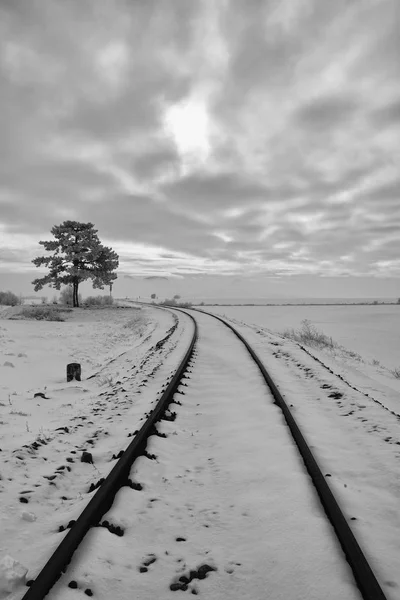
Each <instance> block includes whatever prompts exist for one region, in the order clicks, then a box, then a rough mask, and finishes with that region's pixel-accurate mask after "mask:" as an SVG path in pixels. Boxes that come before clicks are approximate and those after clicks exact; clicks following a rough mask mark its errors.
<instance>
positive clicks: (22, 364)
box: [0, 308, 189, 598]
mask: <svg viewBox="0 0 400 600" xmlns="http://www.w3.org/2000/svg"><path fill="white" fill-rule="evenodd" d="M3 314H4V312H3ZM9 314H13V311H11V312H10V311H9ZM175 321H176V318H175V317H174V315H172V314H171V313H170V312H167V311H160V310H159V311H154V310H153V311H149V310H147V309H145V308H143V309H139V308H137V309H133V308H126V309H104V310H83V309H82V310H75V311H74V313H73V314H72V315H67V320H66V321H65V322H60V323H59V322H44V321H25V320H19V321H12V320H8V319H3V320H1V321H0V323H1V325H0V327H1V330H0V336H1V337H0V364H3V362H4V358H5V357H6V356H7V357H11V361H12V362H13V364H14V365H15V366H14V368H13V369H11V368H6V367H0V377H1V379H0V402H1V404H0V439H1V443H0V448H1V459H2V463H1V469H0V531H1V535H0V559H1V558H3V557H4V556H6V555H11V556H14V557H18V560H20V561H21V562H22V563H23V564H24V565H26V566H27V567H28V569H29V573H28V575H27V579H33V578H34V577H35V576H36V574H37V573H38V572H39V570H40V569H41V567H42V566H43V565H44V563H45V562H46V560H47V559H48V557H49V556H50V554H51V552H52V551H54V549H55V548H56V546H57V545H58V543H59V542H60V540H61V539H62V537H63V536H64V535H65V533H63V532H60V531H59V529H60V527H62V528H65V527H66V526H67V525H68V523H69V522H70V521H71V520H73V519H76V518H77V516H78V515H79V513H80V512H81V511H82V510H83V508H84V507H85V506H86V504H87V502H88V501H89V499H90V494H89V493H88V490H89V486H90V485H91V484H96V482H97V481H98V480H99V479H100V478H101V477H104V476H106V475H107V474H108V472H109V471H110V470H111V468H112V466H113V465H114V464H115V460H113V459H112V456H113V455H116V454H117V453H118V452H120V450H123V449H125V448H126V447H127V446H128V444H129V442H130V441H131V438H130V437H128V435H130V434H132V432H133V431H134V430H135V429H136V428H138V427H140V423H141V421H142V420H143V415H144V413H145V412H147V411H148V410H149V408H151V406H152V404H153V403H154V402H155V400H156V399H157V398H158V397H159V396H160V393H161V391H160V387H161V385H162V384H163V383H164V380H165V378H166V377H167V376H168V375H169V374H170V373H171V371H172V370H174V368H175V365H176V364H177V362H178V361H179V360H180V359H181V358H182V356H183V351H184V346H185V344H186V345H187V339H186V338H188V339H189V333H188V332H187V333H185V331H184V327H183V325H181V324H180V325H179V326H178V328H177V329H176V330H175V331H174V332H173V335H171V336H170V337H169V338H168V340H167V341H166V342H165V344H164V345H163V348H162V352H161V351H156V350H155V349H154V346H155V344H156V343H157V342H158V341H160V340H161V339H163V338H165V337H166V335H167V333H168V330H170V329H171V327H172V326H174V323H175ZM185 336H186V337H185ZM181 338H182V339H181ZM21 355H22V356H21ZM75 361H76V362H80V363H81V364H82V375H83V377H82V381H81V382H77V381H71V382H70V383H67V382H66V364H67V363H68V362H75ZM38 392H40V393H43V394H44V396H45V397H46V398H42V397H36V398H34V394H35V393H38ZM84 451H90V452H91V453H92V455H93V464H86V463H82V462H81V461H80V457H81V455H82V453H83V452H84ZM20 587H21V586H20ZM25 590H26V588H25V587H23V589H22V590H20V589H18V590H17V591H16V592H15V594H16V595H15V598H19V597H22V592H24V591H25ZM10 598H11V597H10ZM12 598H14V596H12Z"/></svg>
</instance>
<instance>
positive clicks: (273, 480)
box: [49, 315, 359, 600]
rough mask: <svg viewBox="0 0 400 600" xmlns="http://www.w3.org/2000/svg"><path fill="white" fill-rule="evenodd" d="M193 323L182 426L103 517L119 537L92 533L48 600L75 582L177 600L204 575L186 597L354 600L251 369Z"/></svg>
mask: <svg viewBox="0 0 400 600" xmlns="http://www.w3.org/2000/svg"><path fill="white" fill-rule="evenodd" d="M196 317H197V315H196ZM197 318H198V320H199V323H200V342H199V347H198V354H197V356H196V358H195V360H194V364H193V366H192V368H191V369H190V370H191V371H192V372H191V373H189V377H190V380H185V382H186V383H187V387H186V386H181V388H180V391H183V392H184V394H179V393H177V394H176V395H175V399H177V400H179V401H180V402H181V403H182V405H181V406H180V405H173V407H172V408H171V410H173V411H175V412H176V413H177V418H176V420H175V421H173V422H170V421H162V422H161V423H160V424H159V425H158V430H159V432H161V433H166V434H167V438H162V437H157V436H152V437H151V439H150V442H149V444H148V447H147V451H148V452H149V453H152V454H155V456H156V459H155V460H151V459H149V458H148V457H146V456H142V457H140V458H139V460H138V461H136V462H135V464H134V466H133V468H132V472H131V478H132V479H133V480H135V481H137V482H140V483H141V484H142V485H143V489H142V490H141V491H136V490H132V489H130V488H122V490H121V491H120V492H119V493H118V495H117V497H116V501H115V502H114V504H113V506H112V508H111V509H110V511H109V512H108V513H107V514H106V515H105V516H104V519H105V520H107V521H109V522H110V523H112V524H113V525H114V526H119V527H122V528H123V529H124V535H123V536H122V537H119V536H116V535H113V534H110V533H109V531H108V530H107V529H105V528H104V527H98V528H95V529H92V530H91V531H90V533H89V535H88V536H87V538H86V540H85V542H84V544H83V546H82V547H81V548H80V549H79V550H78V552H77V555H76V556H75V557H74V559H73V560H72V563H71V565H70V568H69V570H68V573H67V574H66V576H64V577H63V578H62V579H60V581H59V582H58V583H57V584H56V585H55V587H54V588H53V590H52V592H51V593H50V595H49V599H50V600H52V599H57V600H60V599H61V600H65V599H68V598H72V594H71V592H70V590H69V589H68V582H70V581H76V582H77V584H78V587H79V589H82V590H83V589H85V588H87V587H89V588H90V589H91V590H92V591H93V592H94V595H95V596H96V598H104V599H106V598H111V597H112V598H115V599H122V598H126V597H127V596H126V594H127V589H129V590H130V591H131V593H132V594H133V595H134V596H135V597H137V598H141V599H143V600H150V599H152V598H165V599H167V598H174V594H175V593H176V592H175V591H173V587H174V586H176V585H177V584H179V583H180V579H179V578H180V577H186V578H187V580H189V579H191V573H192V574H193V572H196V571H197V572H198V570H199V568H201V567H202V565H203V566H204V565H208V566H209V567H211V568H212V569H215V570H212V571H210V572H209V573H208V575H207V577H205V578H204V579H198V578H197V577H194V578H193V579H191V581H190V582H189V583H188V584H187V587H188V591H189V592H191V591H194V592H195V593H196V592H197V593H198V594H199V595H202V596H203V597H206V598H211V597H212V598H214V599H216V600H218V599H219V598H221V599H222V598H228V597H229V598H243V597H248V598H252V599H254V600H258V599H260V600H261V599H263V598H265V597H270V598H274V599H277V600H279V599H282V600H283V599H285V600H286V599H288V598H309V599H310V600H317V599H318V600H320V599H321V598H326V599H332V600H333V599H338V600H339V598H340V599H342V598H346V599H349V600H352V599H356V598H359V593H358V590H357V589H356V588H355V584H354V581H353V577H352V574H351V572H350V569H349V567H348V565H347V563H346V561H345V560H344V558H343V555H342V551H341V549H340V548H339V547H338V543H337V541H336V540H335V538H334V536H333V535H332V531H331V527H330V525H329V524H328V523H327V520H326V518H325V515H324V513H323V511H322V509H321V506H320V503H319V500H318V498H317V496H316V493H315V492H314V491H313V489H312V487H311V486H310V484H309V479H308V476H307V475H305V474H304V466H303V464H302V461H301V459H300V458H299V456H298V453H297V451H296V449H295V447H294V443H293V441H292V439H291V437H290V435H289V434H288V431H287V429H286V428H285V427H284V426H283V425H282V415H281V413H280V411H279V409H278V408H277V407H276V406H275V405H274V404H273V402H272V399H271V395H270V393H269V391H268V390H267V388H266V386H265V384H264V381H263V379H262V377H261V375H260V372H259V370H258V368H257V367H256V365H255V364H254V363H253V362H252V361H251V359H250V358H249V355H248V353H247V351H246V350H245V349H244V348H243V347H242V346H241V345H240V344H239V343H238V342H237V341H235V338H234V336H233V334H232V333H231V332H229V331H228V330H227V329H226V328H224V327H223V326H221V325H219V324H216V323H215V321H214V320H211V319H210V317H204V316H202V315H199V316H198V317H197ZM149 560H151V561H154V562H151V564H149V565H148V566H147V563H148V561H149ZM171 586H172V588H171Z"/></svg>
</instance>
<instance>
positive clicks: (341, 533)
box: [187, 309, 387, 600]
mask: <svg viewBox="0 0 400 600" xmlns="http://www.w3.org/2000/svg"><path fill="white" fill-rule="evenodd" d="M192 310H196V311H197V312H200V313H203V314H205V315H208V316H210V317H214V318H215V319H217V320H218V321H221V323H223V324H224V325H226V326H227V327H228V328H229V329H230V330H231V331H232V332H233V333H234V334H235V335H236V336H237V337H238V338H239V340H240V341H241V342H243V344H244V345H245V347H246V348H247V350H248V352H249V353H250V355H251V357H252V358H253V359H254V361H255V362H256V364H257V366H258V367H259V369H260V371H261V373H262V375H263V377H264V379H265V381H266V383H267V385H268V387H269V388H270V390H271V393H272V395H273V397H274V400H275V404H276V405H277V406H279V408H280V409H281V410H282V412H283V415H284V417H285V420H286V423H287V425H288V427H289V429H290V432H291V434H292V436H293V439H294V441H295V443H296V445H297V447H298V449H299V452H300V454H301V457H302V459H303V461H304V464H305V466H306V469H307V471H308V473H309V475H310V477H311V479H312V482H313V484H314V487H315V489H316V491H317V493H318V496H319V497H320V500H321V503H322V506H323V508H324V510H325V512H326V515H327V517H328V519H329V521H330V523H331V525H332V526H333V529H334V531H335V533H336V536H337V538H338V540H339V542H340V545H341V546H342V549H343V552H344V554H345V556H346V559H347V562H348V563H349V565H350V568H351V570H352V572H353V575H354V579H355V581H356V583H357V586H358V588H359V590H360V592H361V595H362V597H363V599H364V600H387V599H386V596H385V594H384V593H383V590H382V588H381V587H380V585H379V583H378V580H377V579H376V577H375V574H374V572H373V571H372V569H371V567H370V565H369V563H368V560H367V558H366V557H365V555H364V553H363V551H362V549H361V547H360V546H359V544H358V542H357V540H356V538H355V536H354V534H353V532H352V530H351V528H350V526H349V524H348V523H347V521H346V517H345V516H344V514H343V511H342V509H341V508H340V506H339V503H338V502H337V500H336V498H335V496H334V494H333V492H332V490H331V489H330V487H329V485H328V484H327V482H326V480H325V477H324V475H323V473H322V471H321V468H320V467H319V465H318V463H317V461H316V459H315V457H314V455H313V453H312V452H311V450H310V447H309V445H308V443H307V442H306V440H305V438H304V436H303V434H302V432H301V430H300V428H299V426H298V425H297V423H296V420H295V419H294V417H293V415H292V413H291V411H290V409H289V407H288V405H287V404H286V402H285V400H284V398H283V396H282V394H281V393H280V391H279V389H278V388H277V386H276V384H275V383H274V381H273V379H272V378H271V376H270V374H269V373H268V371H267V370H266V368H265V367H264V365H263V363H262V362H261V360H260V359H259V357H258V356H257V354H256V353H255V351H254V350H253V348H252V347H251V346H250V344H249V343H248V342H247V340H245V338H244V337H243V336H242V335H241V334H240V333H239V332H238V331H237V330H236V329H235V328H234V327H233V326H232V325H231V324H230V323H228V322H227V321H225V320H224V319H222V318H221V317H219V316H217V315H214V314H212V313H208V312H207V311H204V310H199V309H192ZM187 314H189V313H187Z"/></svg>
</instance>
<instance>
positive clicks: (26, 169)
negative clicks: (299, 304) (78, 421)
mask: <svg viewBox="0 0 400 600" xmlns="http://www.w3.org/2000/svg"><path fill="white" fill-rule="evenodd" d="M0 157H1V160H0V289H8V288H12V289H14V291H15V292H22V293H29V292H32V291H33V287H32V286H31V285H30V281H31V280H32V279H33V278H35V277H38V276H40V275H41V273H43V274H44V273H45V271H43V272H41V271H40V270H39V269H36V268H35V267H34V266H33V265H32V264H31V260H32V258H34V257H35V256H37V255H40V254H43V251H42V248H41V247H40V246H39V245H38V241H39V240H40V239H51V235H50V233H49V232H50V229H51V227H52V226H53V225H55V224H60V223H61V222H62V221H64V220H66V219H73V220H78V221H83V222H87V221H91V222H93V223H94V224H95V226H96V228H97V229H98V231H99V236H100V239H101V240H102V241H103V242H104V243H105V244H106V245H109V246H112V247H113V249H114V250H116V251H117V252H118V254H119V255H120V269H119V278H118V282H117V283H116V289H117V292H119V293H120V294H123V295H130V292H132V290H133V289H134V288H135V285H136V284H137V283H138V281H139V279H138V277H140V278H146V277H153V278H154V277H168V278H169V281H172V282H173V284H174V285H175V287H176V289H177V290H178V291H179V292H182V293H186V292H188V293H189V292H193V293H196V294H203V295H204V296H207V295H209V294H211V295H212V294H219V293H221V294H222V293H223V294H228V295H236V296H251V295H256V296H271V295H272V296H286V295H292V296H293V295H294V296H307V295H311V296H332V295H334V296H369V297H371V296H374V295H378V296H397V295H400V235H399V234H400V2H399V1H398V0H335V1H334V2H333V1H332V0H192V1H189V0H0ZM141 280H142V281H153V282H154V284H156V282H157V281H165V280H157V279H152V280H145V279H141ZM45 289H46V290H47V289H48V288H45Z"/></svg>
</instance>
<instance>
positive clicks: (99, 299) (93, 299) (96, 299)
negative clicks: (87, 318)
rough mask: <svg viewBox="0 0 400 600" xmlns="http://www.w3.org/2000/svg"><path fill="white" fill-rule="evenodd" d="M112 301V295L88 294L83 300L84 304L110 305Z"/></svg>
mask: <svg viewBox="0 0 400 600" xmlns="http://www.w3.org/2000/svg"><path fill="white" fill-rule="evenodd" d="M113 303H114V298H113V297H112V296H88V297H87V298H85V300H84V305H85V306H111V304H113Z"/></svg>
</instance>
